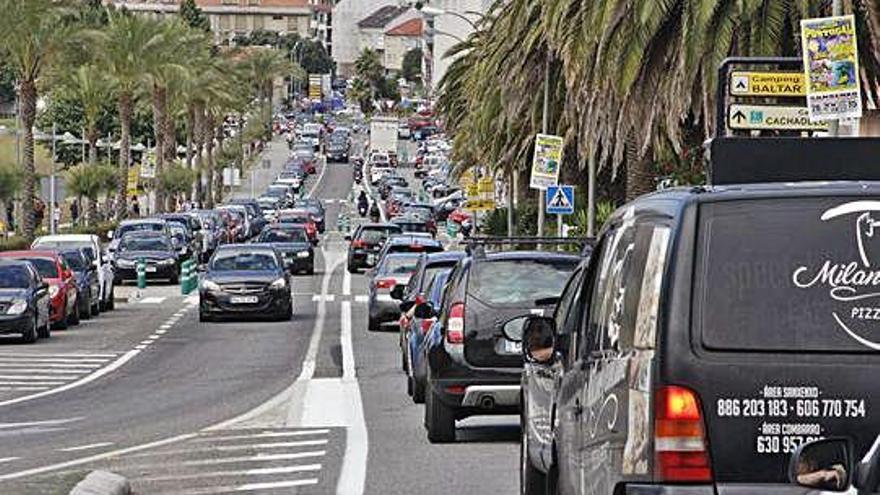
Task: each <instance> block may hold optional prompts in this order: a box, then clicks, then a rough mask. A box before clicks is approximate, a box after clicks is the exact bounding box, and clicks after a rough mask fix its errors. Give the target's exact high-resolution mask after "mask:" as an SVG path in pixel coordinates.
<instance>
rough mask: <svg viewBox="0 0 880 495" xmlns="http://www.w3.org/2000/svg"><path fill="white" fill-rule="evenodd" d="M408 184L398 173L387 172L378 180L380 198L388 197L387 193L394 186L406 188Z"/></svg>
mask: <svg viewBox="0 0 880 495" xmlns="http://www.w3.org/2000/svg"><path fill="white" fill-rule="evenodd" d="M408 186H409V184H408V183H407V181H406V179H404V178H403V177H401V176H399V175H392V174H387V175H385V176H384V177H382V178H381V179H380V180H379V183H378V189H379V197H380V198H382V199H388V195H390V194H391V190H392V189H394V188H395V187H402V188H406V187H408Z"/></svg>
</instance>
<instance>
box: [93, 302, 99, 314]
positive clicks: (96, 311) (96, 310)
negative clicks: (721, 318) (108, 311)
mask: <svg viewBox="0 0 880 495" xmlns="http://www.w3.org/2000/svg"><path fill="white" fill-rule="evenodd" d="M99 314H101V301H100V300H98V302H96V303H95V304H93V305H92V315H93V316H98V315H99Z"/></svg>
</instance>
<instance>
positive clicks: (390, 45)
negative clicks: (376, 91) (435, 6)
mask: <svg viewBox="0 0 880 495" xmlns="http://www.w3.org/2000/svg"><path fill="white" fill-rule="evenodd" d="M424 25H425V23H424V21H423V20H422V19H421V18H420V17H416V18H413V19H409V20H408V21H404V22H403V23H401V24H398V25H397V26H395V27H393V28H391V29H389V30H387V31H385V51H384V52H383V58H382V65H383V66H384V67H385V70H386V71H399V70H401V69H403V57H404V56H406V52H408V51H410V50H412V49H415V48H419V47H421V46H422V36H423V35H424V31H425V29H424Z"/></svg>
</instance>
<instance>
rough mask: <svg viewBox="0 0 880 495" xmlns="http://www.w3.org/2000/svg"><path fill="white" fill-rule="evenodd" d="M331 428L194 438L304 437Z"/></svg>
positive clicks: (214, 440)
mask: <svg viewBox="0 0 880 495" xmlns="http://www.w3.org/2000/svg"><path fill="white" fill-rule="evenodd" d="M327 433H330V430H327V429H323V430H300V431H266V432H262V433H252V434H250V435H232V436H216V437H215V436H211V437H204V438H199V439H196V440H193V442H231V441H238V440H250V439H257V438H288V437H304V436H309V435H326V434H327Z"/></svg>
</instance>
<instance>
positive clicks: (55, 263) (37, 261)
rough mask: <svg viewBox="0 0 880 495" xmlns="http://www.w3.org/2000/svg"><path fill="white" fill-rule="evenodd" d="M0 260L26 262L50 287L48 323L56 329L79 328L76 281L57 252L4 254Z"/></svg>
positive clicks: (0, 253)
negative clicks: (76, 326) (71, 326)
mask: <svg viewBox="0 0 880 495" xmlns="http://www.w3.org/2000/svg"><path fill="white" fill-rule="evenodd" d="M0 258H6V259H14V260H19V261H27V262H29V263H30V264H31V265H33V267H34V268H35V269H36V270H37V273H39V274H40V277H41V278H42V279H43V281H44V282H46V283H47V284H49V303H50V309H51V311H50V314H49V320H50V322H51V324H52V326H54V327H55V328H58V329H62V330H63V329H65V328H67V327H68V326H70V325H78V324H79V306H78V304H77V301H76V295H77V290H76V280H75V279H74V276H73V272H72V271H71V270H70V268H68V267H67V264H66V263H65V262H64V259H62V258H61V256H60V255H59V254H58V252H57V251H36V250H34V251H4V252H0Z"/></svg>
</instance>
